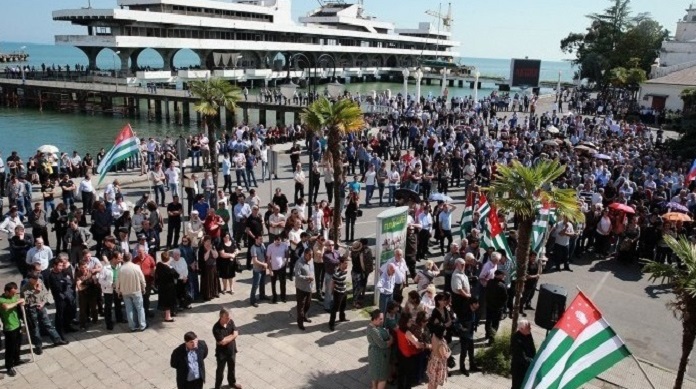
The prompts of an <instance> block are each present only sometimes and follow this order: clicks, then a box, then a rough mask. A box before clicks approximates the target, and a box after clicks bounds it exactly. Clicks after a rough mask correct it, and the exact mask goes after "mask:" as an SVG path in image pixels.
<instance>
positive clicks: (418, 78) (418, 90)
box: [413, 67, 423, 103]
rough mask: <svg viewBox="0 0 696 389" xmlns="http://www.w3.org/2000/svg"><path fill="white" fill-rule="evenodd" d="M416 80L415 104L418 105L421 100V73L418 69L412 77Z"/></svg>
mask: <svg viewBox="0 0 696 389" xmlns="http://www.w3.org/2000/svg"><path fill="white" fill-rule="evenodd" d="M413 76H414V77H415V78H416V103H420V98H421V80H422V79H423V71H422V70H421V68H420V67H419V68H418V69H416V73H415V74H414V75H413Z"/></svg>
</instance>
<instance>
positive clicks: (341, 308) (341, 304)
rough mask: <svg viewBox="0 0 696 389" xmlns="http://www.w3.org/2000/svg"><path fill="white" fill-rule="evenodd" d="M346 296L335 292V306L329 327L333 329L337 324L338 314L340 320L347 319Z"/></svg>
mask: <svg viewBox="0 0 696 389" xmlns="http://www.w3.org/2000/svg"><path fill="white" fill-rule="evenodd" d="M346 300H348V299H347V298H346V294H345V292H344V293H339V292H333V304H332V305H331V316H330V317H329V326H330V327H333V326H334V324H336V312H338V318H339V320H345V319H346Z"/></svg>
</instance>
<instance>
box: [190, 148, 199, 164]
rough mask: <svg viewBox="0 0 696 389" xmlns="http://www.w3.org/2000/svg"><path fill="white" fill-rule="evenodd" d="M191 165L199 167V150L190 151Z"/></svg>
mask: <svg viewBox="0 0 696 389" xmlns="http://www.w3.org/2000/svg"><path fill="white" fill-rule="evenodd" d="M191 167H201V152H200V150H199V151H191Z"/></svg>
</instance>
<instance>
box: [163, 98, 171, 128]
mask: <svg viewBox="0 0 696 389" xmlns="http://www.w3.org/2000/svg"><path fill="white" fill-rule="evenodd" d="M164 118H165V119H166V120H167V123H169V120H170V118H171V115H169V99H167V100H164Z"/></svg>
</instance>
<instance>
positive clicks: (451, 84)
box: [448, 80, 454, 88]
mask: <svg viewBox="0 0 696 389" xmlns="http://www.w3.org/2000/svg"><path fill="white" fill-rule="evenodd" d="M448 85H449V86H450V88H451V87H453V86H454V80H449V82H448Z"/></svg>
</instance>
